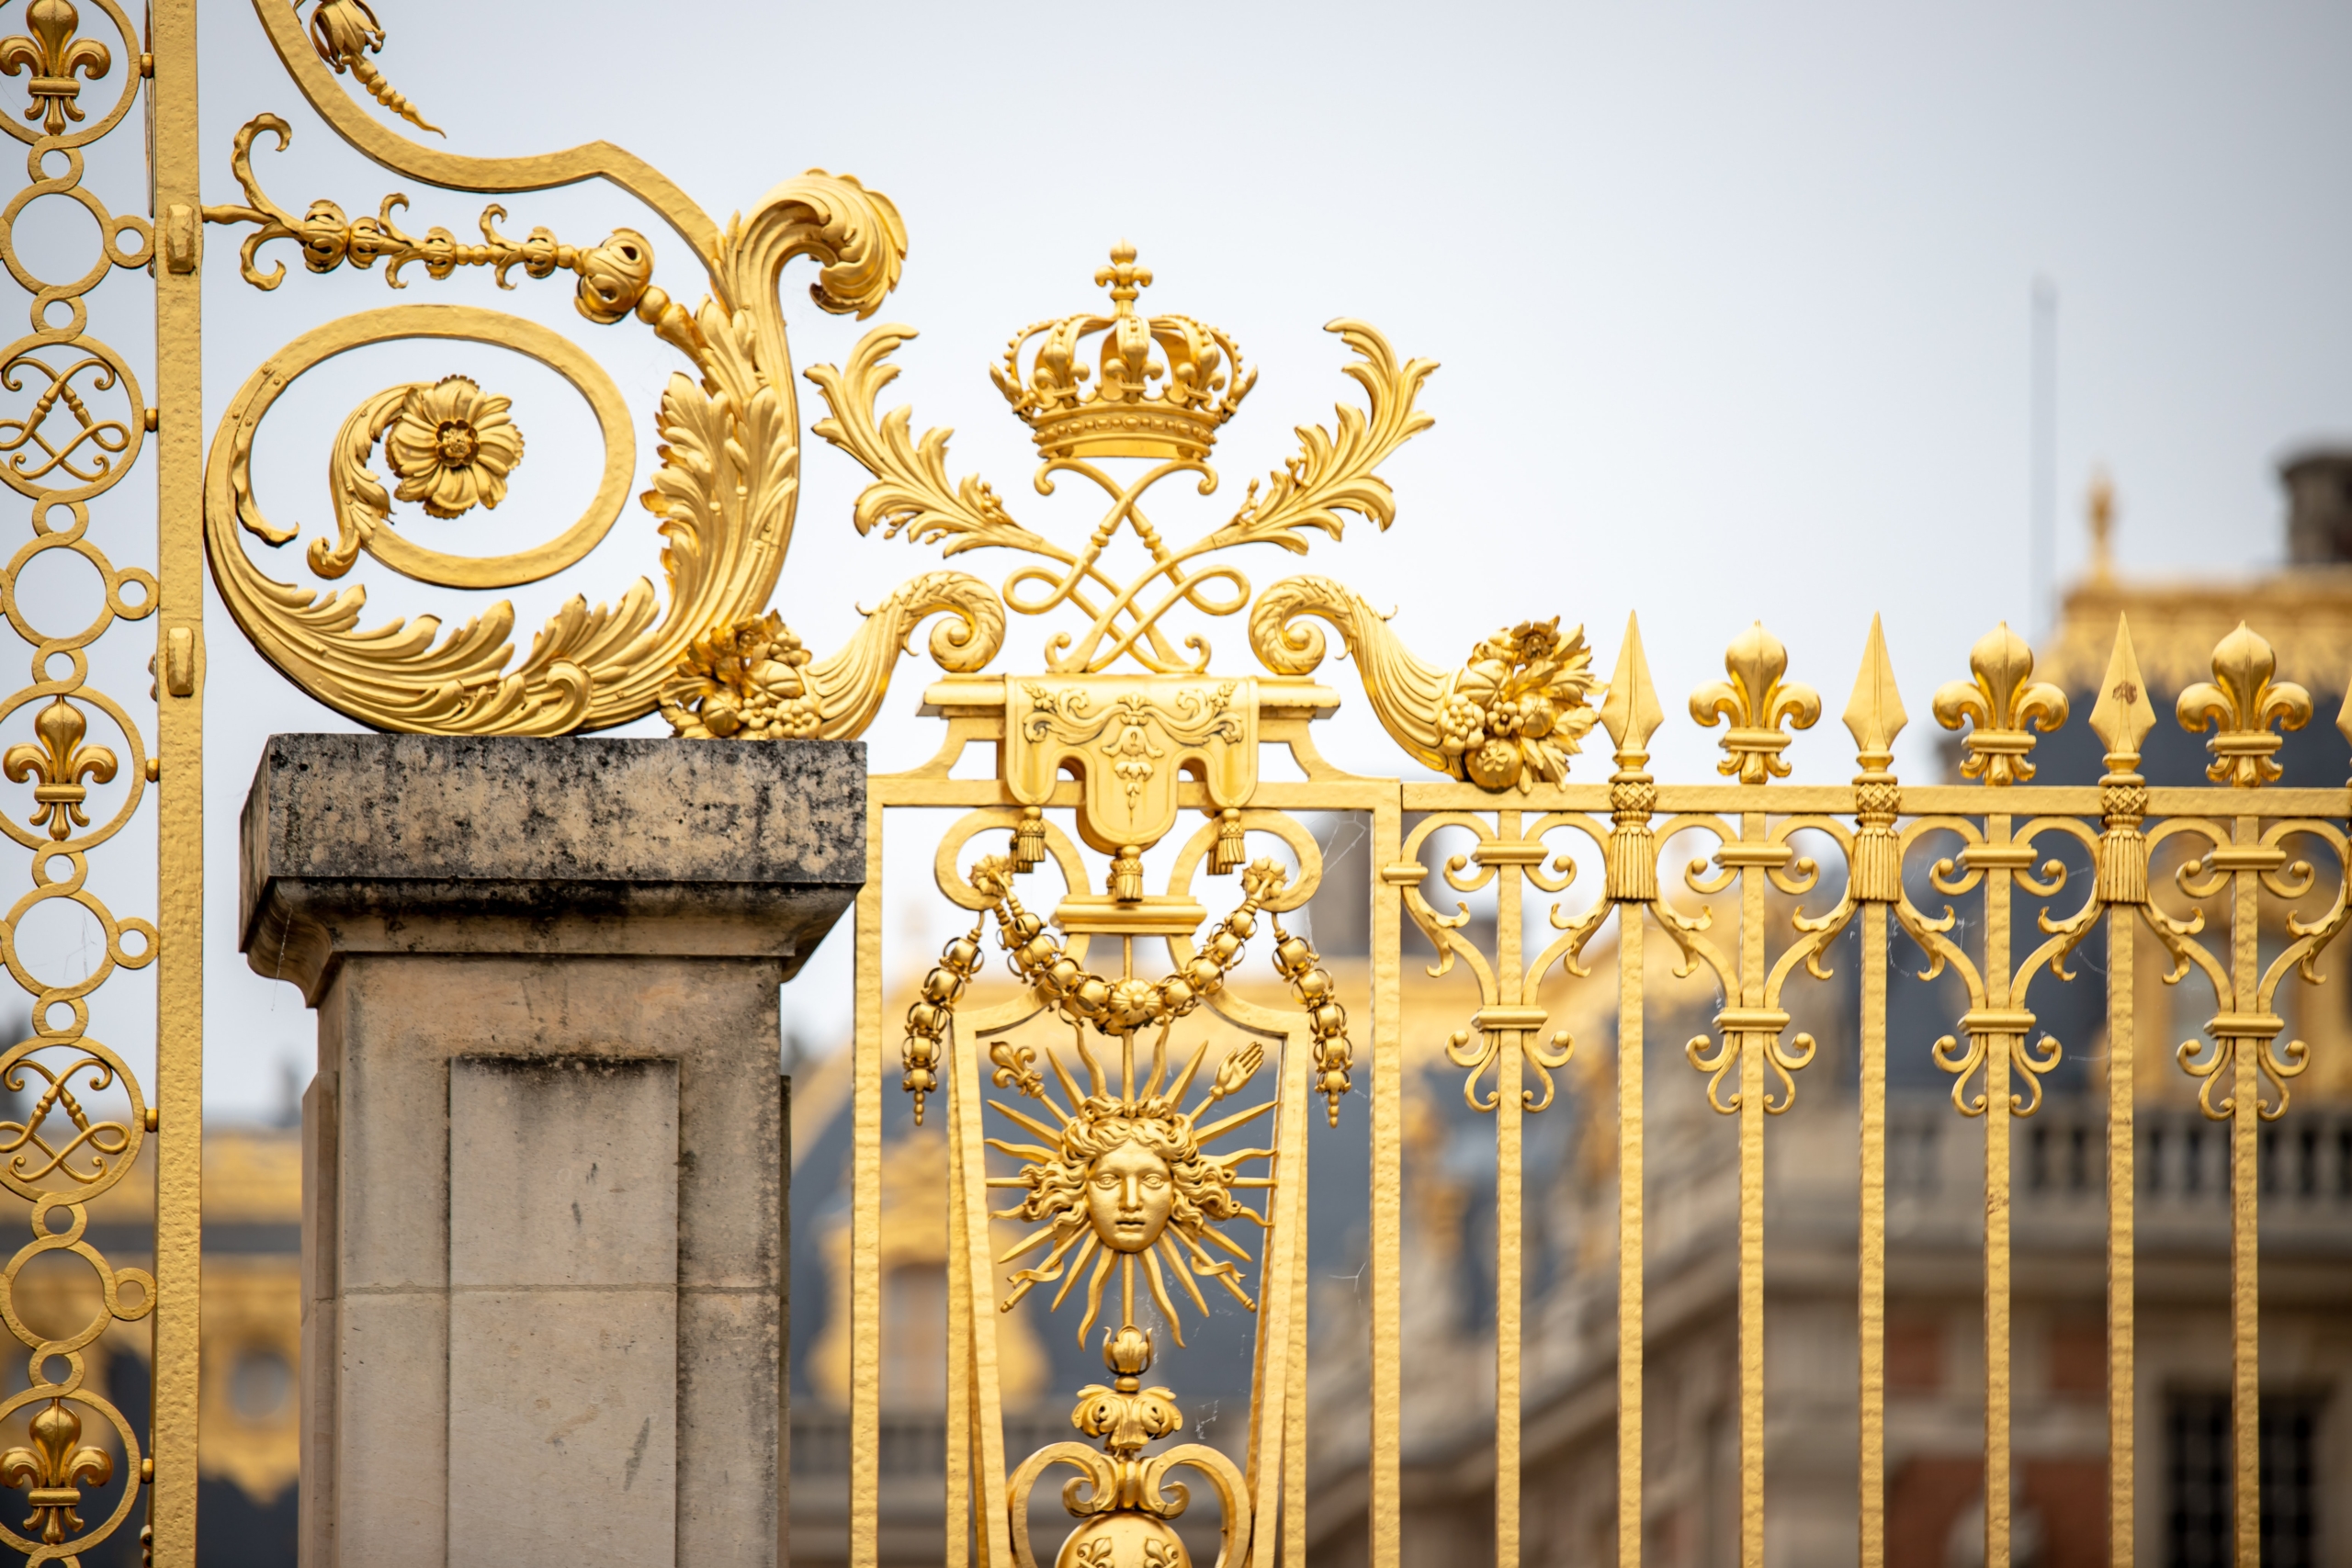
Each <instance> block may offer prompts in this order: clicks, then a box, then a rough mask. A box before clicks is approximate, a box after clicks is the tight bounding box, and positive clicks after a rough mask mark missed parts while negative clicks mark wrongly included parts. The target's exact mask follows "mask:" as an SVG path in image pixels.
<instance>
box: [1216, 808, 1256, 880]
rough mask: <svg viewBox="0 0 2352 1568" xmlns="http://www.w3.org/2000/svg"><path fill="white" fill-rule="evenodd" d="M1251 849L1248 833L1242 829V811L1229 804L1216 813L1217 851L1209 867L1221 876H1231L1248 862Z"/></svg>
mask: <svg viewBox="0 0 2352 1568" xmlns="http://www.w3.org/2000/svg"><path fill="white" fill-rule="evenodd" d="M1249 850H1250V846H1249V842H1248V835H1247V834H1245V833H1244V832H1243V831H1242V829H1241V813H1240V812H1238V811H1237V810H1235V809H1234V808H1233V807H1230V806H1228V807H1226V808H1225V809H1224V810H1222V811H1220V812H1218V813H1217V814H1216V856H1215V858H1213V859H1212V860H1211V861H1210V862H1209V869H1210V870H1211V871H1212V872H1214V873H1216V874H1217V875H1219V876H1229V875H1231V874H1233V873H1235V872H1237V871H1239V870H1240V869H1241V867H1242V866H1243V864H1244V863H1247V861H1248V859H1249Z"/></svg>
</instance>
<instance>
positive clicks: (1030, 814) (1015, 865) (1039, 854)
mask: <svg viewBox="0 0 2352 1568" xmlns="http://www.w3.org/2000/svg"><path fill="white" fill-rule="evenodd" d="M1045 863H1046V814H1045V813H1044V812H1043V811H1041V810H1039V809H1038V808H1037V807H1034V806H1032V807H1029V808H1028V809H1026V810H1024V811H1023V812H1022V813H1021V820H1020V822H1019V823H1018V824H1016V825H1015V826H1014V828H1013V829H1012V869H1013V870H1015V871H1034V870H1035V869H1036V868H1037V867H1038V866H1041V865H1043V864H1045Z"/></svg>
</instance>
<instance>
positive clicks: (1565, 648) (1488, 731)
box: [1437, 615, 1598, 790]
mask: <svg viewBox="0 0 2352 1568" xmlns="http://www.w3.org/2000/svg"><path fill="white" fill-rule="evenodd" d="M1596 683H1597V682H1594V680H1593V678H1592V650H1591V649H1589V648H1587V647H1586V646H1585V641H1584V628H1583V627H1582V626H1578V627H1577V628H1576V629H1575V630H1574V631H1571V632H1569V633H1568V634H1567V635H1566V637H1563V636H1561V635H1560V617H1559V616H1557V615H1555V616H1553V617H1552V618H1551V619H1550V620H1548V621H1521V623H1520V624H1519V625H1517V626H1512V627H1510V628H1509V629H1508V630H1505V631H1498V632H1497V633H1496V634H1495V635H1494V636H1492V637H1487V638H1486V639H1485V640H1484V641H1482V642H1480V643H1479V644H1478V646H1477V647H1476V648H1475V649H1471V652H1470V660H1469V662H1468V663H1467V664H1465V665H1464V667H1463V668H1462V669H1461V670H1460V671H1457V672H1456V673H1455V675H1454V677H1453V682H1452V685H1451V686H1450V688H1449V689H1448V690H1447V692H1446V694H1445V700H1444V701H1443V703H1442V705H1440V706H1439V709H1438V719H1437V726H1438V746H1439V749H1440V750H1442V752H1443V753H1444V754H1445V757H1446V760H1447V761H1448V763H1449V764H1450V766H1449V769H1448V771H1449V772H1451V773H1453V775H1454V776H1455V777H1457V778H1464V779H1467V780H1469V781H1470V782H1471V783H1472V784H1476V785H1477V786H1478V787H1479V788H1481V789H1489V790H1506V789H1510V788H1511V787H1512V786H1513V785H1516V786H1518V787H1519V788H1520V789H1521V790H1526V789H1530V788H1532V787H1533V786H1534V785H1535V784H1539V783H1540V784H1563V783H1566V780H1567V776H1568V759H1569V758H1570V757H1572V756H1574V755H1576V752H1577V741H1578V740H1580V739H1583V738H1584V736H1585V735H1586V733H1587V732H1589V730H1590V729H1591V728H1592V725H1593V720H1594V719H1595V718H1596V717H1598V715H1597V714H1596V713H1595V712H1594V710H1593V708H1592V706H1591V701H1590V699H1591V696H1592V693H1593V688H1594V686H1595V685H1596Z"/></svg>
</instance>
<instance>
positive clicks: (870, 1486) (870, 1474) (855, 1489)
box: [849, 788, 888, 1568]
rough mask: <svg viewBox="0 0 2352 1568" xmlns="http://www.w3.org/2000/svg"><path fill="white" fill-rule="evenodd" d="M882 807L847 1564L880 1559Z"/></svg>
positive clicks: (875, 813)
mask: <svg viewBox="0 0 2352 1568" xmlns="http://www.w3.org/2000/svg"><path fill="white" fill-rule="evenodd" d="M887 815H888V809H887V807H886V806H885V804H884V800H883V797H882V796H881V795H879V794H878V793H876V792H875V791H874V790H872V789H871V788H869V789H868V791H867V794H866V799H865V886H864V887H862V888H860V889H859V890H858V895H857V913H856V917H855V919H856V922H857V928H856V935H857V1032H856V1041H855V1045H854V1049H855V1051H856V1053H857V1055H856V1061H855V1067H856V1080H855V1082H854V1083H853V1084H852V1085H851V1087H850V1258H849V1296H850V1301H849V1321H850V1337H849V1358H850V1371H849V1562H850V1568H877V1565H878V1563H879V1562H880V1560H881V1541H880V1535H879V1531H880V1529H881V1519H880V1508H881V1503H882V1497H881V1489H880V1483H881V1463H882V1334H881V1329H882V1250H881V1248H882V839H883V825H884V820H885V818H886V817H887Z"/></svg>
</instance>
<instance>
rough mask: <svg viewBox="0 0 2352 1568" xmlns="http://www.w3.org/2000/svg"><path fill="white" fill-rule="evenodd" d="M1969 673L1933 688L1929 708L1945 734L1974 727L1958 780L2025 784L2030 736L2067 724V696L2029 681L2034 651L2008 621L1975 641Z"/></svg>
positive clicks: (2028, 772)
mask: <svg viewBox="0 0 2352 1568" xmlns="http://www.w3.org/2000/svg"><path fill="white" fill-rule="evenodd" d="M1968 670H1969V679H1967V680H1965V681H1947V682H1944V683H1943V684H1942V685H1940V686H1939V687H1937V688H1936V694H1935V698H1934V700H1933V701H1932V702H1931V703H1930V706H1931V707H1932V708H1933V709H1934V712H1935V716H1936V722H1937V723H1938V724H1940V725H1942V726H1943V727H1944V728H1946V729H1958V728H1960V727H1961V725H1962V723H1963V722H1966V723H1970V724H1973V726H1974V728H1972V729H1971V730H1970V731H1969V732H1968V737H1967V739H1966V742H1965V744H1966V745H1967V747H1968V760H1967V761H1964V762H1962V763H1961V765H1960V773H1961V776H1962V778H1970V779H1983V780H1984V781H1985V783H1986V784H2025V783H2027V782H2028V781H2030V779H2032V777H2033V763H2032V762H2030V761H2028V760H2027V758H2028V754H2029V753H2030V752H2031V751H2032V750H2033V739H2034V737H2033V732H2034V731H2035V730H2037V729H2039V730H2042V731H2044V732H2047V731H2049V730H2052V729H2055V728H2058V727H2059V726H2060V725H2062V724H2064V723H2065V722H2066V694H2065V693H2064V692H2062V691H2060V690H2059V689H2058V688H2057V687H2055V686H2053V685H2052V684H2051V683H2050V682H2047V681H2037V680H2035V679H2034V678H2033V649H2031V648H2030V647H2028V646H2027V645H2026V640H2025V638H2023V637H2019V636H2018V634H2017V633H2015V632H2013V631H2011V630H2009V623H2008V622H2007V621H2003V622H2002V623H2001V624H2000V625H1998V626H1995V627H1994V628H1993V629H1992V630H1991V631H1989V632H1986V633H1985V635H1984V636H1983V637H1978V638H1977V639H1976V646H1975V647H1973V648H1972V649H1969V650H1968Z"/></svg>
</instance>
